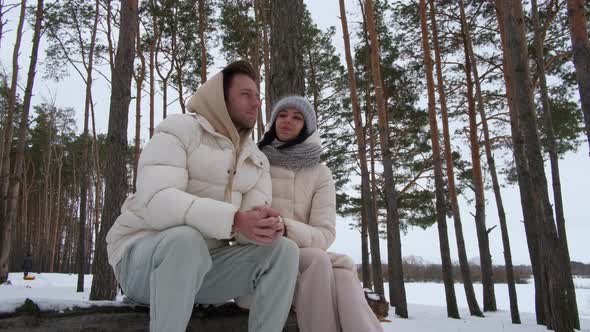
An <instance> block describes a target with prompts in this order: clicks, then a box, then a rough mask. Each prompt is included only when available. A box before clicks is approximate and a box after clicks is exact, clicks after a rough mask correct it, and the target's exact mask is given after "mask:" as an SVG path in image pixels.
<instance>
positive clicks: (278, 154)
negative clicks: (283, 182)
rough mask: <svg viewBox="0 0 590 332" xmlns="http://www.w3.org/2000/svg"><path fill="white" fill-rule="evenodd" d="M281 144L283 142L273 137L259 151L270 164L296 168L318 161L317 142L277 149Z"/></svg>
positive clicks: (320, 151) (319, 150)
mask: <svg viewBox="0 0 590 332" xmlns="http://www.w3.org/2000/svg"><path fill="white" fill-rule="evenodd" d="M283 144H284V142H281V141H279V140H276V139H275V140H274V141H273V142H272V143H271V144H269V145H265V146H264V147H262V149H261V151H262V153H264V154H265V155H266V157H267V158H268V161H269V162H270V164H271V165H273V166H281V167H285V168H289V169H291V170H298V169H300V168H304V167H308V166H313V165H315V164H317V163H319V162H320V155H321V154H322V147H321V146H319V145H317V144H309V143H301V144H297V145H293V146H290V147H288V148H285V149H278V147H280V146H281V145H283Z"/></svg>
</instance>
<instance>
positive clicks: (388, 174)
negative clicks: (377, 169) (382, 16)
mask: <svg viewBox="0 0 590 332" xmlns="http://www.w3.org/2000/svg"><path fill="white" fill-rule="evenodd" d="M365 7H366V15H367V27H368V32H369V38H370V40H371V69H372V72H373V82H374V83H375V99H376V101H377V114H378V115H379V118H378V119H379V141H380V143H381V159H382V163H383V175H384V177H385V183H384V189H385V198H386V203H387V204H386V206H387V252H388V264H393V265H395V266H397V268H396V269H395V271H394V274H393V275H390V276H389V283H390V285H391V284H393V287H390V293H391V294H390V301H391V303H392V305H394V306H395V313H396V314H397V315H399V316H400V317H403V318H408V305H407V301H406V289H405V285H404V274H403V265H402V247H401V235H400V223H399V213H398V207H397V193H396V190H395V180H394V178H393V162H392V157H391V149H390V147H389V128H388V122H387V113H386V112H387V110H386V105H385V98H384V95H383V80H382V79H381V64H380V58H379V41H378V37H377V32H376V30H375V13H374V10H373V1H372V0H366V1H365Z"/></svg>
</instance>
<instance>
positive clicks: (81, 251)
mask: <svg viewBox="0 0 590 332" xmlns="http://www.w3.org/2000/svg"><path fill="white" fill-rule="evenodd" d="M99 6H100V4H99V1H98V0H96V2H95V8H94V10H95V14H94V23H93V26H92V35H91V37H90V38H91V39H90V49H89V50H88V64H87V67H86V101H85V105H84V131H83V133H82V165H81V169H80V176H81V178H80V211H79V212H80V220H79V227H80V228H79V232H80V234H79V238H78V240H79V242H78V286H77V289H76V291H77V292H83V291H84V265H85V264H84V262H85V257H86V254H85V253H86V250H85V243H84V242H85V239H84V234H85V232H84V230H85V229H86V218H87V217H86V215H87V212H88V211H87V209H88V207H87V199H88V182H89V181H88V177H89V176H88V173H89V172H88V171H89V166H88V146H89V143H88V136H89V134H88V121H89V117H90V106H91V103H92V70H93V64H94V45H95V42H96V30H97V26H98V18H99V8H100V7H99ZM82 57H84V54H82Z"/></svg>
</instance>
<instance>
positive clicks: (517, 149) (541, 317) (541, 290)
mask: <svg viewBox="0 0 590 332" xmlns="http://www.w3.org/2000/svg"><path fill="white" fill-rule="evenodd" d="M495 7H496V16H497V19H498V26H499V30H500V36H501V38H502V48H503V49H505V48H506V42H507V41H506V40H507V38H506V31H505V27H504V24H503V23H502V22H503V20H504V3H503V2H501V1H497V0H496V1H495ZM507 61H508V59H507V58H506V57H504V58H503V66H502V67H503V68H502V69H503V72H504V83H505V88H506V98H507V104H508V109H509V111H510V114H511V116H510V117H511V121H510V128H511V132H512V141H513V149H514V162H515V164H516V169H517V174H518V186H519V189H520V201H521V206H522V212H523V217H524V229H525V234H526V239H527V246H528V248H529V257H530V260H531V266H532V269H533V276H534V278H533V280H534V283H535V313H536V318H537V324H545V321H546V319H547V318H546V317H547V316H548V315H547V314H546V313H545V308H546V307H547V305H546V286H545V276H544V274H543V273H541V272H542V270H543V268H542V266H543V260H542V259H541V255H540V249H539V247H540V243H539V242H540V240H539V234H538V231H537V228H538V227H537V216H536V213H537V212H536V210H535V202H533V199H532V195H531V192H532V189H531V187H532V184H531V183H530V177H529V175H528V165H527V164H526V158H525V156H524V142H523V138H522V133H521V132H520V128H519V126H518V118H517V117H516V116H513V115H512V114H513V113H514V106H513V103H512V96H511V94H512V92H511V88H510V87H511V85H512V78H511V76H510V72H509V71H508V65H507Z"/></svg>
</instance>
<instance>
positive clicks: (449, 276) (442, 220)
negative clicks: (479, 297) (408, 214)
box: [420, 0, 481, 318]
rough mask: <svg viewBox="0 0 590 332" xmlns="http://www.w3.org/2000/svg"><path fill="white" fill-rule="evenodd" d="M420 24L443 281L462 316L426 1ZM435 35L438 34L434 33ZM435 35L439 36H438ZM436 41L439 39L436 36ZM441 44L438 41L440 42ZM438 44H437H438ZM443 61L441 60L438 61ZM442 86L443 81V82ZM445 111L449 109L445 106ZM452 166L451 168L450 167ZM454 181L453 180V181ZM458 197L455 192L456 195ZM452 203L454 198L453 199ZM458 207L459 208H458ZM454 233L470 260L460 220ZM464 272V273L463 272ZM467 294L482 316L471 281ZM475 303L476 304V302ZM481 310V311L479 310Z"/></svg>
mask: <svg viewBox="0 0 590 332" xmlns="http://www.w3.org/2000/svg"><path fill="white" fill-rule="evenodd" d="M420 23H421V31H422V49H423V52H424V67H425V70H426V79H427V86H428V120H429V123H430V131H431V140H432V159H433V163H434V185H435V195H436V222H437V225H438V237H439V242H440V243H439V245H440V255H441V262H442V273H443V281H444V285H445V295H446V301H447V316H448V317H451V318H460V317H459V309H458V307H457V297H456V295H455V287H454V282H453V266H452V263H451V253H450V248H449V238H448V234H447V221H446V207H445V205H446V203H445V193H444V182H443V172H442V161H441V156H440V143H439V133H438V124H437V121H436V106H435V96H434V94H435V93H434V77H433V75H432V59H431V56H430V43H429V38H428V26H427V18H426V0H420ZM435 36H436V34H435ZM435 38H436V37H435ZM435 40H436V39H435ZM437 44H438V43H437ZM437 44H435V45H437ZM437 63H440V61H437ZM439 77H440V79H441V80H442V76H441V75H439ZM440 87H441V88H442V84H441V85H440ZM445 110H446V109H445ZM451 169H452V168H451ZM451 181H454V178H453V177H450V176H449V182H451ZM453 183H454V182H453ZM455 197H456V195H455ZM451 200H453V195H452V194H451ZM451 202H452V201H451ZM452 207H453V215H454V216H455V215H458V210H456V209H455V208H456V207H455V206H454V204H453V206H452ZM457 208H458V207H457ZM455 234H456V235H457V247H458V252H459V259H460V263H461V261H463V259H462V257H463V258H465V261H466V260H467V258H466V256H467V255H466V254H465V244H464V242H463V231H462V226H461V222H460V220H458V219H457V218H455ZM463 266H464V265H463V264H461V267H462V268H461V270H462V272H463V271H464V269H463ZM467 271H468V273H469V267H467ZM463 274H465V273H463ZM466 280H467V282H469V281H470V280H471V279H470V276H469V274H467V279H466ZM463 285H464V287H465V293H466V295H467V300H468V301H467V302H468V304H469V311H470V312H471V314H472V315H477V314H478V313H479V315H481V311H479V306H477V302H475V303H474V301H473V300H472V299H470V297H471V296H473V298H474V297H475V295H474V294H473V288H472V286H471V293H470V292H469V287H468V286H469V284H468V283H465V277H464V283H463ZM474 304H475V305H474ZM478 311H479V312H478Z"/></svg>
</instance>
